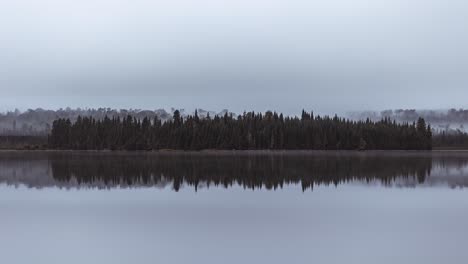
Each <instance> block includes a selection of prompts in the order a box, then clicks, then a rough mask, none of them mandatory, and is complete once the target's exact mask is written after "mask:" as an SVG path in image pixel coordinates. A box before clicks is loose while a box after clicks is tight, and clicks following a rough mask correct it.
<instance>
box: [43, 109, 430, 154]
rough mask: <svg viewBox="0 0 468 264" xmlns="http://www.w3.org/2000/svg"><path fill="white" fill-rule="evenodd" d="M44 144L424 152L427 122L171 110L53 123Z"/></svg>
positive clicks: (427, 140)
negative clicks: (169, 114) (163, 115)
mask: <svg viewBox="0 0 468 264" xmlns="http://www.w3.org/2000/svg"><path fill="white" fill-rule="evenodd" d="M49 146H50V147H51V148H56V149H76V150H88V149H89V150H102V149H110V150H159V149H178V150H202V149H229V150H230V149H236V150H247V149H280V150H282V149H284V150H287V149H304V150H305V149H308V150H357V149H359V150H366V149H381V150H390V149H394V150H399V149H400V150H410V149H412V150H429V149H431V148H432V133H431V128H430V126H427V125H426V122H425V121H424V119H422V118H420V119H419V120H418V121H417V123H413V124H408V123H403V124H399V123H396V122H395V121H391V120H390V119H387V118H384V119H382V120H381V121H378V122H373V121H371V120H369V119H367V120H365V121H351V120H348V119H343V118H340V117H338V116H336V115H335V116H334V117H328V116H324V117H321V116H318V115H317V116H314V114H313V113H308V112H305V111H303V112H302V115H301V118H298V117H284V116H283V114H278V113H276V112H270V111H269V112H266V113H254V112H246V113H244V114H242V115H239V116H237V117H234V116H233V115H228V114H225V115H224V116H214V117H213V118H212V117H210V116H208V117H206V118H199V117H198V114H197V113H195V114H194V115H193V116H187V117H185V118H183V117H182V116H181V115H180V112H179V111H175V112H174V115H173V118H172V120H170V121H166V122H161V120H159V119H158V118H157V117H156V118H154V119H153V120H150V119H149V118H143V119H136V118H135V117H132V116H127V118H124V119H123V120H120V118H109V117H107V116H106V117H105V118H104V119H102V120H96V119H94V118H92V117H79V118H78V119H77V121H76V122H75V123H72V122H70V120H68V119H58V120H56V121H54V123H53V126H52V131H51V133H50V135H49Z"/></svg>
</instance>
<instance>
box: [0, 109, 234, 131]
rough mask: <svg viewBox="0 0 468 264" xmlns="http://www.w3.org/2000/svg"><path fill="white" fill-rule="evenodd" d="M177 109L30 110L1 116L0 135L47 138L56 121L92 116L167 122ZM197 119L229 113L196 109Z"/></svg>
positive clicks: (10, 112) (183, 112) (96, 117)
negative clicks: (145, 118) (148, 118)
mask: <svg viewBox="0 0 468 264" xmlns="http://www.w3.org/2000/svg"><path fill="white" fill-rule="evenodd" d="M174 111H175V109H171V110H169V111H166V110H165V109H157V110H141V109H120V110H117V109H111V108H98V109H80V108H78V109H71V108H66V109H59V110H45V109H41V108H38V109H29V110H27V111H25V112H21V111H19V110H15V111H9V112H6V113H0V135H12V136H13V135H18V136H44V135H47V134H48V133H49V131H50V129H51V127H52V123H53V121H54V120H57V119H59V118H69V119H70V120H71V121H72V122H74V121H75V120H76V119H77V118H78V116H92V117H93V118H95V119H103V118H104V117H105V116H108V117H120V118H123V117H126V116H128V115H131V116H134V117H136V118H140V119H142V118H144V117H150V118H154V117H156V116H157V117H158V118H159V119H161V120H163V121H166V120H167V119H169V118H172V113H173V112H174ZM179 111H180V112H181V115H182V117H184V116H186V115H189V114H193V113H192V112H186V111H185V110H184V109H179ZM197 112H198V115H199V116H200V117H201V118H205V117H206V116H207V115H210V116H214V115H224V114H225V113H227V112H228V110H222V111H221V112H214V111H208V110H204V109H197Z"/></svg>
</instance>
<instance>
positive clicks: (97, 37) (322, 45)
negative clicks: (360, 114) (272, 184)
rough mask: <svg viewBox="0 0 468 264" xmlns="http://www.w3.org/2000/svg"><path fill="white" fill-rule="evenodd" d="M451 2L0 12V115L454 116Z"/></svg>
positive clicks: (467, 77) (9, 5) (53, 3)
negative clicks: (410, 112)
mask: <svg viewBox="0 0 468 264" xmlns="http://www.w3.org/2000/svg"><path fill="white" fill-rule="evenodd" d="M467 26H468V4H467V3H466V2H464V1H457V0H426V1H422V0H412V1H404V0H392V1H391V0H328V1H322V0H320V1H301V0H289V1H285V0H276V1H266V0H253V1H247V0H236V1H234V0H227V1H214V0H199V1H193V0H175V1H169V2H168V1H143V0H136V1H135V0H132V1H130V0H117V1H110V0H82V1H72V0H65V1H63V0H40V1H33V0H18V1H1V2H0V58H1V59H0V92H1V95H2V96H1V97H0V110H2V111H5V110H12V109H14V108H16V107H18V108H20V109H23V110H25V109H27V108H36V107H43V108H46V109H57V108H60V107H67V106H70V107H115V108H145V109H158V108H166V109H167V108H170V107H176V108H186V109H195V108H196V107H202V108H205V109H213V110H221V109H225V108H227V109H230V110H232V111H234V112H241V111H243V110H256V111H264V110H268V109H274V110H277V111H282V112H285V113H288V114H294V113H297V112H299V111H300V110H301V109H302V108H305V109H314V110H316V111H324V112H338V113H341V112H345V111H353V110H383V109H395V108H419V109H422V108H423V109H437V108H450V107H456V108H458V107H464V106H466V103H465V102H464V98H466V96H467V95H468V92H467V90H466V88H465V87H466V86H467V84H468V74H467V73H468V45H467V44H468V36H467V34H466V27H467Z"/></svg>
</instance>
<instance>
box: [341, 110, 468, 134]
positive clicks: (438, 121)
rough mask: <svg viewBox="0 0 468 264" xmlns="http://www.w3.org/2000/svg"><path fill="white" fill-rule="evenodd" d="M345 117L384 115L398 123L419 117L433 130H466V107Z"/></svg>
mask: <svg viewBox="0 0 468 264" xmlns="http://www.w3.org/2000/svg"><path fill="white" fill-rule="evenodd" d="M347 117H348V118H350V119H353V120H365V119H367V118H369V119H370V120H372V121H377V120H381V119H383V118H385V117H387V118H390V119H391V120H395V121H396V122H399V123H404V122H408V123H412V122H415V121H416V120H417V119H418V118H419V117H422V118H424V119H425V120H426V122H427V123H429V124H431V126H432V128H433V129H434V130H435V132H442V131H448V132H450V131H457V130H460V131H462V132H468V109H453V108H452V109H448V110H416V109H396V110H384V111H381V112H376V111H357V112H350V113H348V114H347Z"/></svg>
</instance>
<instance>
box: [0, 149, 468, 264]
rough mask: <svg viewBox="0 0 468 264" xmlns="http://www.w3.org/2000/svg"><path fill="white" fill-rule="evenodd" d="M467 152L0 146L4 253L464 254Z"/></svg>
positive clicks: (422, 259)
mask: <svg viewBox="0 0 468 264" xmlns="http://www.w3.org/2000/svg"><path fill="white" fill-rule="evenodd" d="M467 186H468V152H456V151H452V152H449V151H446V152H444V151H438V152H436V151H434V152H417V151H415V152H411V151H410V152H403V151H390V152H384V151H374V152H352V151H351V152H346V151H343V152H333V151H330V152H320V151H314V152H307V151H291V152H268V151H253V152H230V151H222V152H198V153H197V152H185V153H184V152H160V153H158V152H47V151H45V152H40V151H38V152H34V151H32V152H17V151H3V152H0V223H1V224H0V253H1V254H0V262H1V263H28V264H30V263H47V264H51V263H139V264H141V263H359V264H363V263H372V264H373V263H392V264H393V263H424V264H426V263H466V259H468V251H467V250H466V245H467V244H468V230H467V228H466V227H467V224H468V192H467V190H466V189H465V187H467Z"/></svg>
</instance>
